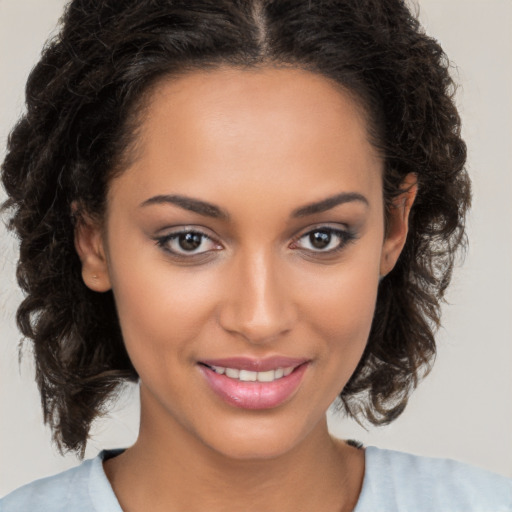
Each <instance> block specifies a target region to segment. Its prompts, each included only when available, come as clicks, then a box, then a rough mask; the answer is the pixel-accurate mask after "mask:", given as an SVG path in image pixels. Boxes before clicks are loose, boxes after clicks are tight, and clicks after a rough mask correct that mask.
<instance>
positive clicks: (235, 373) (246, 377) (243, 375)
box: [211, 366, 295, 382]
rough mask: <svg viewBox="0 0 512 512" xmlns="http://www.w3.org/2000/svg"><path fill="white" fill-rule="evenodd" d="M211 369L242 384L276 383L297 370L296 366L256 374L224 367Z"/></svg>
mask: <svg viewBox="0 0 512 512" xmlns="http://www.w3.org/2000/svg"><path fill="white" fill-rule="evenodd" d="M211 369H212V370H213V371H214V372H215V373H218V374H219V375H225V376H226V377H228V378H230V379H234V380H239V381H241V382H274V381H275V380H279V379H282V378H283V377H287V376H288V375H290V373H292V372H293V370H294V369H295V367H294V366H289V367H287V368H277V369H275V370H268V371H265V372H254V371H250V370H239V369H237V368H225V367H223V366H212V367H211Z"/></svg>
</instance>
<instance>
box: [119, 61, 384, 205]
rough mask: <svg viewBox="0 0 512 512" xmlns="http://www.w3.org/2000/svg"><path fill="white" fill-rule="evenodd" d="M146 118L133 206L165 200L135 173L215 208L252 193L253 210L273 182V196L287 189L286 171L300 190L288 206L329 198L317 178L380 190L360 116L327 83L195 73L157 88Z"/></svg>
mask: <svg viewBox="0 0 512 512" xmlns="http://www.w3.org/2000/svg"><path fill="white" fill-rule="evenodd" d="M143 112H144V119H143V120H142V126H141V129H140V131H139V133H138V140H137V158H136V160H135V161H134V162H133V164H132V165H131V166H130V167H129V168H128V169H126V170H125V171H124V172H123V173H122V175H126V174H128V175H129V174H130V171H132V173H131V174H133V175H132V176H130V181H131V183H132V185H133V188H132V190H133V191H134V192H136V194H137V196H138V197H142V196H145V197H146V198H147V197H150V196H151V195H154V194H157V193H162V190H155V189H154V188H153V187H152V181H153V180H148V179H146V176H145V173H144V172H137V170H139V171H140V167H141V165H143V166H144V167H147V166H150V167H151V169H152V170H153V171H154V170H160V171H161V173H164V174H166V175H167V176H169V175H172V176H173V177H174V178H175V180H173V181H174V182H175V183H180V184H182V185H183V187H184V188H186V189H187V190H189V189H188V185H191V184H193V186H194V190H196V191H197V194H196V195H197V196H198V197H202V198H203V199H206V200H211V201H212V202H213V203H217V202H218V201H216V200H215V199H216V196H217V194H216V191H217V192H221V191H222V190H226V189H227V186H228V185H230V187H229V188H231V186H232V187H234V188H235V189H236V187H237V185H240V186H243V187H244V188H246V187H248V186H250V187H252V190H253V196H254V199H255V200H258V199H259V198H258V191H259V190H261V193H262V194H267V193H268V190H263V189H265V187H264V185H265V184H268V179H269V177H271V179H272V183H273V184H274V188H275V190H276V193H277V192H278V191H279V189H280V188H281V187H289V179H290V174H289V172H288V170H290V169H295V170H296V176H297V179H298V180H302V185H303V186H302V187H299V190H297V195H296V196H295V197H294V203H293V204H303V203H304V202H309V201H311V198H312V197H313V198H314V196H318V197H319V198H323V197H325V196H326V195H329V190H326V187H325V185H324V184H323V183H322V181H321V180H315V174H314V171H315V169H322V174H325V172H326V170H327V171H329V170H332V171H333V172H335V173H337V172H338V171H339V172H340V173H341V174H344V175H345V177H344V184H345V186H346V188H347V189H349V188H351V187H352V189H353V190H354V191H356V189H359V188H361V189H366V190H367V191H369V190H372V191H374V189H375V187H377V188H378V194H379V195H381V186H382V181H381V177H380V176H381V170H382V161H381V159H380V157H379V156H378V155H377V152H376V150H375V149H374V148H373V146H372V145H371V144H370V142H369V140H368V131H367V124H366V120H365V114H364V111H363V109H362V107H360V106H359V104H358V103H356V102H355V101H354V100H353V99H352V96H349V95H348V94H347V93H346V92H345V91H343V90H342V89H341V88H340V87H339V86H338V85H337V84H336V83H334V82H333V81H331V80H329V79H327V78H326V77H324V76H321V75H318V74H314V73H311V72H308V71H305V70H300V69H294V68H291V69H279V68H263V69H257V70H240V69H235V68H231V67H221V68H218V69H215V70H212V71H197V72H191V73H188V74H186V75H184V76H182V77H180V78H178V79H174V80H166V81H162V82H160V83H159V84H157V86H156V87H155V88H154V89H153V91H152V94H151V97H150V101H149V104H148V107H147V108H146V109H144V110H143ZM354 119H355V120H356V122H354ZM354 147H359V148H361V147H362V148H363V151H353V149H354ZM262 164H263V165H262ZM344 170H351V171H352V174H353V176H352V177H351V176H349V174H350V173H344V172H343V171H344ZM301 171H306V173H307V175H304V172H301ZM354 171H356V172H354ZM379 171H380V172H379ZM205 176H207V178H208V179H205ZM126 177H127V176H125V178H126ZM169 177H170V176H169ZM216 177H217V178H218V179H216ZM352 178H356V180H355V181H354V180H353V179H352ZM351 179H352V181H353V183H351ZM304 180H306V181H307V182H308V183H306V182H305V181H304ZM115 181H116V180H114V183H113V184H112V187H111V193H113V190H114V189H115V186H116V183H115ZM324 183H326V181H325V180H324ZM220 184H222V185H223V186H219V187H217V186H218V185H220ZM216 185H217V186H216ZM219 189H220V190H219ZM232 190H233V189H232ZM316 190H317V191H318V192H315V191H316ZM341 191H342V190H339V192H341ZM174 192H177V191H176V190H175V191H174ZM333 192H338V191H333ZM333 192H332V193H333ZM301 195H303V196H304V200H302V197H301ZM229 199H230V201H232V200H233V197H230V198H229ZM246 200H247V198H246V197H245V198H244V201H246ZM284 200H285V201H286V199H284ZM283 206H285V205H283ZM373 206H376V205H373ZM289 207H290V208H292V205H291V204H290V205H289Z"/></svg>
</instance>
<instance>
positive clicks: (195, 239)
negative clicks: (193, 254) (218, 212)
mask: <svg viewBox="0 0 512 512" xmlns="http://www.w3.org/2000/svg"><path fill="white" fill-rule="evenodd" d="M202 241H203V235H202V234H201V233H183V234H181V235H180V236H179V237H178V244H179V246H180V248H181V249H183V250H184V251H195V250H196V249H197V248H198V247H200V246H201V243H202Z"/></svg>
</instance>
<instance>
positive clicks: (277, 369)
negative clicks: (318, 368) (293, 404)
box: [198, 357, 310, 410]
mask: <svg viewBox="0 0 512 512" xmlns="http://www.w3.org/2000/svg"><path fill="white" fill-rule="evenodd" d="M309 363H310V361H308V360H306V359H293V358H288V357H273V358H268V359H263V360H254V359H248V358H229V359H223V360H219V359H217V360H215V361H201V363H200V364H199V365H198V367H199V369H200V370H201V373H202V374H203V376H204V377H205V381H206V383H207V385H208V387H209V388H210V389H211V391H213V393H214V394H215V395H217V396H218V397H219V398H221V399H222V401H224V402H225V403H228V404H230V405H231V406H234V407H237V408H242V409H253V410H254V409H272V408H274V407H278V406H279V405H281V404H283V403H285V402H287V401H289V400H290V399H291V398H292V397H293V396H294V395H295V393H296V392H297V391H298V389H299V387H300V385H301V382H302V380H303V377H304V375H305V373H306V371H307V369H308V368H309V366H310V364H309Z"/></svg>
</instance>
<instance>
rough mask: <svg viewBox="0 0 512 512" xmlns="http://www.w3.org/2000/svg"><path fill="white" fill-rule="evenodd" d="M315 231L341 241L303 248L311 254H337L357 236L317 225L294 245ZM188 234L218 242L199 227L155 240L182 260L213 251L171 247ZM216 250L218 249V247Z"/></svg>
mask: <svg viewBox="0 0 512 512" xmlns="http://www.w3.org/2000/svg"><path fill="white" fill-rule="evenodd" d="M313 233H326V234H328V235H329V236H331V237H332V236H333V235H334V236H337V237H338V238H339V239H340V242H339V244H338V246H337V247H335V248H334V249H330V250H328V251H323V250H317V251H315V250H312V249H303V250H304V251H306V252H308V253H310V254H313V255H319V256H322V255H333V254H336V253H338V252H340V251H342V250H343V249H344V248H345V246H346V245H348V244H349V243H351V242H353V241H354V240H355V239H356V238H357V237H356V235H355V234H354V233H351V232H349V231H344V230H341V229H336V228H331V227H328V226H321V227H317V228H314V229H311V230H309V231H307V232H306V233H304V234H301V235H300V236H298V237H296V238H295V239H294V240H293V242H292V245H295V244H296V243H297V242H298V241H299V240H301V239H303V238H306V237H308V236H311V235H312V234H313ZM187 234H193V235H200V236H201V237H202V240H205V239H206V240H209V241H211V242H213V243H218V242H216V240H214V239H213V238H212V237H211V236H209V235H207V234H206V233H203V232H202V231H200V230H198V229H186V230H183V231H176V232H174V233H170V234H168V235H165V236H161V237H156V238H155V239H154V240H155V243H156V245H157V246H158V247H160V248H161V249H162V250H164V251H165V252H167V253H170V254H171V255H172V256H173V257H175V258H178V259H182V260H190V259H191V258H194V257H195V256H199V257H200V256H204V255H206V254H208V253H209V252H211V251H204V252H200V253H194V254H191V253H190V252H188V254H187V252H185V253H179V252H177V251H175V250H172V249H170V248H169V242H171V241H177V240H179V238H180V237H181V236H184V235H187ZM329 242H330V241H329ZM201 243H202V241H201ZM216 250H218V249H216ZM299 250H300V249H299Z"/></svg>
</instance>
